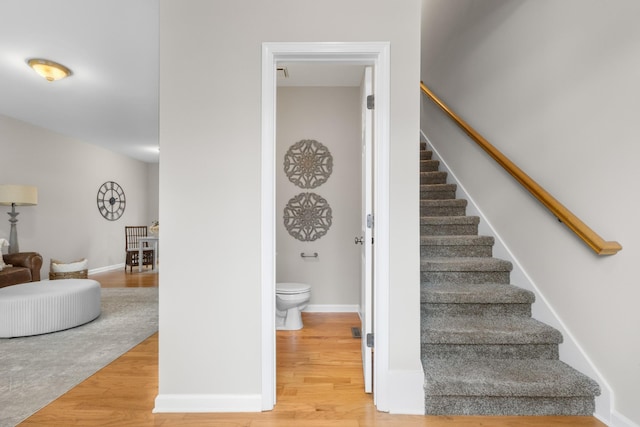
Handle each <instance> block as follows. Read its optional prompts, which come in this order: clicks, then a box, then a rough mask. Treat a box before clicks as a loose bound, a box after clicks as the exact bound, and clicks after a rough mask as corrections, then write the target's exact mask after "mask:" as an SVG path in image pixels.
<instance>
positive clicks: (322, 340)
mask: <svg viewBox="0 0 640 427" xmlns="http://www.w3.org/2000/svg"><path fill="white" fill-rule="evenodd" d="M118 274H119V276H120V278H119V279H117V278H116V277H115V275H118ZM151 276H156V278H155V284H153V283H154V281H153V278H152V277H151ZM92 278H94V279H96V280H98V281H100V282H101V283H103V285H105V284H107V285H108V286H115V285H116V284H117V283H120V286H157V274H146V273H141V274H136V273H134V274H129V273H127V274H124V273H123V272H122V271H121V272H119V273H115V272H111V273H103V274H100V275H95V276H93V277H92ZM118 281H119V282H118ZM303 320H304V324H305V327H304V328H303V329H302V330H300V331H278V332H277V334H276V341H277V343H276V344H277V389H276V392H277V402H278V403H277V404H276V407H275V409H274V410H273V411H270V412H262V413H215V414H211V413H208V414H192V413H190V414H153V413H152V412H151V411H152V409H153V406H154V398H155V396H156V394H157V390H158V334H154V335H152V336H151V337H150V338H148V339H147V340H145V341H143V342H142V343H141V344H139V345H138V346H136V347H134V348H133V349H132V350H131V351H129V352H127V353H125V354H124V355H122V356H121V357H120V358H118V359H116V360H115V361H114V362H113V363H111V364H110V365H108V366H106V367H105V368H103V369H102V370H100V371H98V372H97V373H96V374H94V375H93V376H91V377H89V378H88V379H87V380H85V381H84V382H82V383H81V384H79V385H78V386H77V387H75V388H74V389H72V390H70V391H69V392H68V393H66V394H64V395H63V396H61V397H60V398H59V399H57V400H55V401H54V402H52V403H51V404H49V405H48V406H46V407H44V408H43V409H42V410H40V411H39V412H37V413H35V414H34V415H32V416H31V417H30V418H28V419H27V420H25V421H24V422H23V423H22V424H20V425H21V426H118V427H120V426H135V427H142V426H225V427H231V426H244V427H271V426H274V427H275V426H283V427H294V426H295V427H298V426H303V427H304V426H308V427H338V426H339V427H359V426H360V427H362V426H387V427H396V426H397V427H400V426H403V427H417V426H430V427H444V426H447V427H450V426H461V427H470V426H497V427H527V426H528V427H543V426H545V427H547V426H578V427H604V424H602V423H600V422H599V421H598V420H596V419H595V418H593V417H434V416H428V417H427V416H418V415H414V416H410V415H389V414H386V413H381V412H378V411H377V410H376V408H375V406H374V404H373V401H372V397H371V395H368V394H365V393H364V392H363V391H362V390H363V383H362V365H361V363H360V341H359V340H358V339H354V338H352V336H351V327H352V326H357V325H358V322H359V320H358V316H357V315H356V314H353V313H339V314H335V313H331V314H328V313H304V314H303Z"/></svg>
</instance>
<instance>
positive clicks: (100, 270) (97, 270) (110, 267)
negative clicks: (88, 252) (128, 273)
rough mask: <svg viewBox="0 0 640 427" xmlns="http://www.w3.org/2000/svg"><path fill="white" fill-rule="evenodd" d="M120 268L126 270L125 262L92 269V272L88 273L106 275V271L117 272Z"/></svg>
mask: <svg viewBox="0 0 640 427" xmlns="http://www.w3.org/2000/svg"><path fill="white" fill-rule="evenodd" d="M119 268H124V262H122V263H120V264H114V265H107V266H105V267H98V268H92V269H91V270H89V272H88V273H89V274H95V273H104V272H105V271H112V270H117V269H119Z"/></svg>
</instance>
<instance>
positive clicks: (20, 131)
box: [0, 116, 158, 279]
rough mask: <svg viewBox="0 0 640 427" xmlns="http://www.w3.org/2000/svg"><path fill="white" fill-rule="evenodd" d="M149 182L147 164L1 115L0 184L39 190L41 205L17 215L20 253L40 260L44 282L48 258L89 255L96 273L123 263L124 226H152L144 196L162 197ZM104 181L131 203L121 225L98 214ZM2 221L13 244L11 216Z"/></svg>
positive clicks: (0, 233)
mask: <svg viewBox="0 0 640 427" xmlns="http://www.w3.org/2000/svg"><path fill="white" fill-rule="evenodd" d="M148 180H149V172H148V164H147V163H144V162H140V161H137V160H133V159H130V158H128V157H125V156H122V155H119V154H115V153H113V152H111V151H108V150H105V149H103V148H100V147H98V146H95V145H91V144H87V143H85V142H82V141H78V140H74V139H72V138H69V137H66V136H63V135H60V134H58V133H55V132H51V131H48V130H45V129H42V128H39V127H36V126H33V125H30V124H27V123H24V122H21V121H18V120H15V119H12V118H9V117H6V116H0V183H2V184H24V185H34V186H36V187H37V188H38V205H37V206H23V207H18V208H16V210H17V211H18V212H19V213H20V215H19V216H18V241H19V244H20V251H21V252H27V251H35V252H39V253H40V254H41V255H42V256H43V259H44V265H43V268H42V270H41V274H42V278H43V279H44V278H48V277H49V262H50V260H51V258H54V259H59V260H62V261H72V260H76V259H79V258H83V257H85V258H87V259H88V261H89V269H92V270H94V269H101V268H107V267H110V266H115V265H118V264H124V261H125V251H124V226H125V225H145V224H148V220H147V217H148V209H147V200H148V199H147V196H148V194H149V193H150V192H151V193H153V192H155V193H156V194H157V191H158V189H157V186H156V187H153V188H150V187H149V185H148ZM106 181H116V182H117V183H118V184H120V185H121V186H122V188H123V189H124V191H125V195H126V198H127V205H126V208H125V211H124V214H123V215H122V217H121V218H120V219H119V220H117V221H107V220H105V219H104V218H103V217H102V215H100V213H99V212H98V207H97V204H96V196H97V193H98V188H99V187H100V186H101V185H102V184H103V183H104V182H106ZM10 210H11V208H10V207H6V206H2V209H1V210H0V211H2V212H4V211H6V212H9V211H10ZM0 218H2V220H0V237H4V238H7V239H8V238H9V229H10V224H9V221H8V218H9V217H8V216H5V215H4V214H3V215H2V217H0Z"/></svg>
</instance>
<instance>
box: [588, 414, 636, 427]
mask: <svg viewBox="0 0 640 427" xmlns="http://www.w3.org/2000/svg"><path fill="white" fill-rule="evenodd" d="M596 418H598V417H597V416H596ZM600 421H602V422H603V423H605V424H607V425H609V426H611V427H640V426H639V425H638V424H636V423H634V422H633V421H631V420H630V419H629V418H627V417H625V416H624V415H622V414H621V413H619V412H617V411H612V412H611V423H607V422H605V421H604V420H600Z"/></svg>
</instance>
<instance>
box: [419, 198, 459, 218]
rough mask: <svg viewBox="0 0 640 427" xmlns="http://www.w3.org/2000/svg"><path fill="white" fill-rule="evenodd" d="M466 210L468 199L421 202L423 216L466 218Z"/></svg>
mask: <svg viewBox="0 0 640 427" xmlns="http://www.w3.org/2000/svg"><path fill="white" fill-rule="evenodd" d="M466 209H467V200H466V199H432V200H420V215H421V216H464V215H465V213H466Z"/></svg>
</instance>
